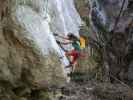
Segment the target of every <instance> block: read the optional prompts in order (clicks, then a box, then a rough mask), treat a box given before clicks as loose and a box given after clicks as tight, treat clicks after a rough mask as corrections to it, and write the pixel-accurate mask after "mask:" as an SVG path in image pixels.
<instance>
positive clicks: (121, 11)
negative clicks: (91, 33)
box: [112, 0, 126, 33]
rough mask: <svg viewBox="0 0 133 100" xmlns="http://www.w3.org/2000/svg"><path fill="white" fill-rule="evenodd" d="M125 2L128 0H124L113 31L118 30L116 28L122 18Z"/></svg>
mask: <svg viewBox="0 0 133 100" xmlns="http://www.w3.org/2000/svg"><path fill="white" fill-rule="evenodd" d="M125 2H126V0H123V2H122V6H121V9H120V13H119V15H118V17H117V18H116V21H115V24H114V28H113V31H112V32H113V33H114V32H115V30H116V28H117V25H118V23H119V20H120V17H121V13H122V11H123V8H124V5H125Z"/></svg>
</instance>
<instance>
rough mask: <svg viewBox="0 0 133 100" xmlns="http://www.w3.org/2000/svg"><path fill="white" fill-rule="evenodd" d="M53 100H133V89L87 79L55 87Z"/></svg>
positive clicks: (122, 85)
mask: <svg viewBox="0 0 133 100" xmlns="http://www.w3.org/2000/svg"><path fill="white" fill-rule="evenodd" d="M54 96H55V98H56V99H55V98H54V100H133V90H132V89H131V87H128V86H126V85H124V84H119V83H115V84H111V83H106V82H96V81H87V82H80V83H77V82H76V83H75V82H71V83H69V84H66V85H65V86H64V87H63V88H61V89H55V92H54Z"/></svg>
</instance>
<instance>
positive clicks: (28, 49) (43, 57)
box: [0, 0, 80, 100]
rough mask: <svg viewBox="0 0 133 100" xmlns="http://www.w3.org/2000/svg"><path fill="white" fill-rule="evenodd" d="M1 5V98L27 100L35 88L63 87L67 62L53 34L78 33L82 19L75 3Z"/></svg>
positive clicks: (27, 0)
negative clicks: (26, 95)
mask: <svg viewBox="0 0 133 100" xmlns="http://www.w3.org/2000/svg"><path fill="white" fill-rule="evenodd" d="M56 4H57V5H56ZM59 4H60V5H59ZM63 4H64V5H63ZM68 5H70V7H71V9H72V12H70V13H68V10H69V9H70V8H68ZM0 6H1V8H0V72H1V73H0V91H1V93H0V99H1V100H5V99H6V100H27V99H26V98H28V97H25V94H28V95H32V92H33V91H32V89H34V88H36V87H42V88H43V87H44V88H45V87H48V86H51V85H60V84H64V83H65V82H66V81H67V79H68V78H67V76H66V72H65V70H64V66H63V64H64V63H63V62H65V63H66V62H67V59H66V58H65V57H64V52H62V51H61V50H60V47H59V46H58V45H57V43H56V40H55V38H54V36H53V34H52V33H53V32H59V33H60V34H62V35H63V33H64V32H74V33H75V34H77V32H78V25H80V17H79V15H78V14H77V12H76V10H75V8H74V5H73V2H72V1H68V2H64V1H63V0H61V1H58V0H55V1H54V2H53V0H51V1H50V0H49V2H47V0H0ZM44 7H45V8H44ZM46 7H48V8H47V9H46ZM54 7H55V8H54ZM58 7H61V8H58ZM63 7H65V8H64V10H65V13H62V11H63ZM46 10H47V11H46ZM53 13H54V14H55V15H53ZM66 17H68V19H67V20H68V22H69V21H70V23H68V22H67V20H65V19H64V18H66ZM70 26H71V27H72V28H70ZM61 52H62V53H61ZM61 56H63V60H61V59H60V57H61ZM17 91H18V92H17ZM21 92H22V93H21ZM17 93H18V94H19V95H20V94H21V97H22V98H21V97H20V98H19V97H18V94H17ZM23 96H24V98H23Z"/></svg>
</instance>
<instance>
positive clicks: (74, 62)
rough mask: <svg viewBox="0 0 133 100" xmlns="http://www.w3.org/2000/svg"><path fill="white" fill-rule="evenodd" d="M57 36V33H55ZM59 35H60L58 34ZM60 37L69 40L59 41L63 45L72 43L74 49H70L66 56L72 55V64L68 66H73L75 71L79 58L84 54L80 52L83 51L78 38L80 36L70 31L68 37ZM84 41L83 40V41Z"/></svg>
mask: <svg viewBox="0 0 133 100" xmlns="http://www.w3.org/2000/svg"><path fill="white" fill-rule="evenodd" d="M54 35H56V36H57V34H54ZM58 36H59V35H58ZM59 37H60V38H63V39H65V40H68V41H67V42H60V41H57V42H58V43H60V44H63V45H68V44H72V46H73V49H72V50H71V51H68V52H66V53H65V55H66V56H71V57H72V60H71V61H70V65H68V66H66V68H68V67H73V71H74V69H75V66H76V65H77V60H78V58H79V57H80V56H81V57H83V56H84V55H82V54H81V53H80V51H81V46H80V39H78V37H76V36H75V35H73V34H72V33H69V34H68V35H67V37H63V36H59ZM82 43H83V42H82ZM83 46H84V43H83V44H82V47H83Z"/></svg>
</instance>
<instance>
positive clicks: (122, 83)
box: [109, 73, 133, 91]
mask: <svg viewBox="0 0 133 100" xmlns="http://www.w3.org/2000/svg"><path fill="white" fill-rule="evenodd" d="M109 75H110V77H112V78H113V79H114V80H116V81H118V82H119V83H120V84H121V85H123V86H125V87H127V88H129V89H130V90H132V91H133V89H132V88H131V87H130V86H129V85H127V84H126V83H124V82H122V81H121V80H119V79H118V78H116V77H115V76H114V75H112V74H111V73H110V74H109Z"/></svg>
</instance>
